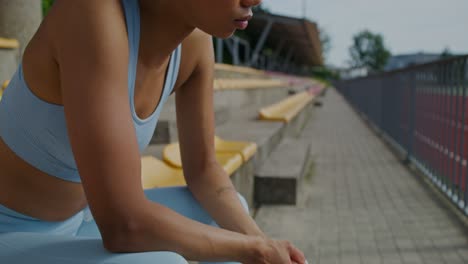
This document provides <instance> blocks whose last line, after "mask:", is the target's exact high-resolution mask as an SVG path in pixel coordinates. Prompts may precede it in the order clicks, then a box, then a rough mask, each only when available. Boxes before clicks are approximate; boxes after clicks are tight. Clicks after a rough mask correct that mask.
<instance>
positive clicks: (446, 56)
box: [440, 47, 453, 59]
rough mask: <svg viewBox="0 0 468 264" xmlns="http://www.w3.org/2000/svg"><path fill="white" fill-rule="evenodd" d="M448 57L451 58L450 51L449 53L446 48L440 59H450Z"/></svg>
mask: <svg viewBox="0 0 468 264" xmlns="http://www.w3.org/2000/svg"><path fill="white" fill-rule="evenodd" d="M450 57H453V54H452V51H450V49H449V48H448V47H446V48H445V49H444V51H442V53H441V54H440V58H441V59H447V58H450Z"/></svg>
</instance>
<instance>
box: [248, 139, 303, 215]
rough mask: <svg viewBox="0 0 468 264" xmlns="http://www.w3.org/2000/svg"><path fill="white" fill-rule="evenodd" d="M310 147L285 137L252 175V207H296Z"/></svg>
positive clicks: (300, 141)
mask: <svg viewBox="0 0 468 264" xmlns="http://www.w3.org/2000/svg"><path fill="white" fill-rule="evenodd" d="M309 155H310V144H309V143H307V141H303V140H297V139H291V138H287V139H284V140H283V141H282V142H281V143H280V144H279V146H278V147H277V148H276V149H275V150H274V151H273V152H272V153H271V155H270V156H269V157H268V159H267V161H266V162H265V163H264V164H263V165H262V166H261V167H260V168H259V169H258V170H257V171H256V173H255V184H254V185H255V187H254V193H255V197H254V199H255V204H256V205H257V206H258V205H262V204H291V205H295V204H296V201H297V196H298V191H297V190H298V186H299V183H300V180H301V178H302V177H303V176H304V175H305V174H306V173H307V171H308V167H309V166H308V160H309Z"/></svg>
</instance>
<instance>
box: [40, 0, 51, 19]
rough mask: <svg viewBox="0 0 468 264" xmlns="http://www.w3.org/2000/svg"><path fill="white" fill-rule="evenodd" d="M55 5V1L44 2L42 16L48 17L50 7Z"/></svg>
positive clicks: (45, 0)
mask: <svg viewBox="0 0 468 264" xmlns="http://www.w3.org/2000/svg"><path fill="white" fill-rule="evenodd" d="M53 4H54V0H42V15H44V16H45V15H47V12H49V9H50V7H51V6H52V5H53Z"/></svg>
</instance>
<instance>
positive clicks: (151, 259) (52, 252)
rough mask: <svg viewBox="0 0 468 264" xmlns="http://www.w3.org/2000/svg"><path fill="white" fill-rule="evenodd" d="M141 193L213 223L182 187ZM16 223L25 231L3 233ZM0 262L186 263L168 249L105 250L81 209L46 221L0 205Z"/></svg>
mask: <svg viewBox="0 0 468 264" xmlns="http://www.w3.org/2000/svg"><path fill="white" fill-rule="evenodd" d="M145 193H146V196H147V197H148V199H150V200H152V201H154V202H157V203H160V204H162V205H165V206H167V207H169V208H171V209H172V210H174V211H176V212H178V213H180V214H182V215H184V216H186V217H188V218H191V219H193V220H195V221H199V222H201V223H204V224H208V225H213V226H216V223H215V222H214V221H213V219H212V218H211V217H210V216H209V215H208V214H207V212H206V211H205V210H204V209H203V208H202V207H201V206H200V204H199V203H198V202H197V201H196V200H195V198H194V197H193V196H192V194H191V193H190V191H189V190H188V189H187V188H186V187H171V188H157V189H152V190H147V191H145ZM239 199H240V201H241V203H242V205H243V206H244V208H245V209H246V210H247V211H248V206H247V203H246V201H245V199H244V198H243V197H242V196H240V195H239ZM77 222H79V224H76V223H77ZM19 225H20V226H21V227H23V226H24V228H22V229H20V230H22V231H23V230H26V232H5V229H6V228H9V230H12V228H14V227H17V226H19ZM75 227H76V228H75ZM74 229H75V230H74ZM15 230H18V229H15ZM0 263H15V264H46V263H47V264H63V263H70V264H75V263H76V264H78V263H80V264H83V263H85V264H87V263H93V264H94V263H99V264H101V263H102V264H110V263H112V264H123V263H130V264H150V263H151V264H159V263H160V264H187V261H186V260H185V259H184V258H183V257H182V256H180V255H178V254H176V253H171V252H144V253H131V254H112V253H109V252H108V251H106V250H105V249H104V248H103V245H102V240H101V236H100V234H99V231H98V229H97V226H96V223H95V222H94V220H93V219H92V217H91V216H90V214H89V212H88V213H87V212H81V213H79V214H77V215H76V216H74V217H72V218H71V219H70V220H67V221H64V222H60V223H50V222H44V221H39V220H37V219H34V218H30V217H28V216H24V215H21V214H19V213H17V212H14V211H11V210H10V209H8V208H5V207H3V206H0ZM223 263H225V264H227V263H228V262H223ZM229 263H232V264H234V262H229Z"/></svg>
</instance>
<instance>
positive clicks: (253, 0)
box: [241, 0, 262, 8]
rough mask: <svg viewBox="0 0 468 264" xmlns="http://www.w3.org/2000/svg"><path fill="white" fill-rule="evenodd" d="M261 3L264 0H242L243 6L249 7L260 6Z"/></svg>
mask: <svg viewBox="0 0 468 264" xmlns="http://www.w3.org/2000/svg"><path fill="white" fill-rule="evenodd" d="M261 3H262V0H241V5H242V6H243V7H248V8H251V7H254V6H258V5H259V4H261Z"/></svg>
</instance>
